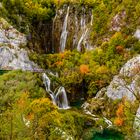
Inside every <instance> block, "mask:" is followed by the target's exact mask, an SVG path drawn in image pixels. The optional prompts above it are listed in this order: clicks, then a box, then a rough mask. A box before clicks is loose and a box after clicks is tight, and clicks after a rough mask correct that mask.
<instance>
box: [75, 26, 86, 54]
mask: <svg viewBox="0 0 140 140" xmlns="http://www.w3.org/2000/svg"><path fill="white" fill-rule="evenodd" d="M87 34H88V28H87V29H86V31H85V32H83V33H82V36H81V38H80V40H79V42H78V45H77V51H79V52H80V51H81V49H82V48H81V45H82V41H83V40H84V39H86V36H87Z"/></svg>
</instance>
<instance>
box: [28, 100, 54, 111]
mask: <svg viewBox="0 0 140 140" xmlns="http://www.w3.org/2000/svg"><path fill="white" fill-rule="evenodd" d="M30 107H31V110H32V111H33V112H35V113H43V112H48V111H51V110H54V109H56V107H55V106H54V105H53V104H52V102H51V101H50V100H49V99H48V98H40V99H36V100H34V101H33V102H32V103H31V106H30Z"/></svg>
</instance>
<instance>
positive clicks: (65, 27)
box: [52, 5, 93, 52]
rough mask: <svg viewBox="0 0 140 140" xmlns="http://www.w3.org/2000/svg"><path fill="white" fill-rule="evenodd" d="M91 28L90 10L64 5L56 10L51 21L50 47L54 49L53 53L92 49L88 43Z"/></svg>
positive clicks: (91, 45) (91, 17)
mask: <svg viewBox="0 0 140 140" xmlns="http://www.w3.org/2000/svg"><path fill="white" fill-rule="evenodd" d="M92 26H93V15H92V9H90V8H87V7H84V6H83V7H82V8H77V7H76V6H73V5H70V6H67V5H64V6H63V7H62V8H61V9H59V10H57V12H56V16H55V17H54V20H53V33H52V35H53V36H52V39H53V40H52V42H53V43H52V44H53V46H52V47H53V48H55V52H64V50H65V49H67V50H73V49H77V50H78V51H81V50H82V49H85V50H91V49H92V48H93V44H91V42H90V32H91V31H90V30H91V27H92ZM58 46H59V48H58Z"/></svg>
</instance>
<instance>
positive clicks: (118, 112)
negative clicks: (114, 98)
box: [116, 104, 124, 117]
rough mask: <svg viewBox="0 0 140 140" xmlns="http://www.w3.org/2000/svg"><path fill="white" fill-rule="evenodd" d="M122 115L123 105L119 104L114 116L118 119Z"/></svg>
mask: <svg viewBox="0 0 140 140" xmlns="http://www.w3.org/2000/svg"><path fill="white" fill-rule="evenodd" d="M123 114H124V105H123V104H120V105H119V107H118V109H117V111H116V115H117V116H118V117H122V116H123Z"/></svg>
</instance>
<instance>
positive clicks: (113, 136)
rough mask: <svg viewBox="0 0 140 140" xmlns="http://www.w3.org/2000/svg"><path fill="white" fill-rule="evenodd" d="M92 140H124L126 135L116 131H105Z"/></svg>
mask: <svg viewBox="0 0 140 140" xmlns="http://www.w3.org/2000/svg"><path fill="white" fill-rule="evenodd" d="M91 140H124V135H122V134H121V133H120V132H117V131H115V130H108V129H105V130H104V131H103V132H102V133H96V134H95V135H94V136H93V137H92V139H91Z"/></svg>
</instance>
